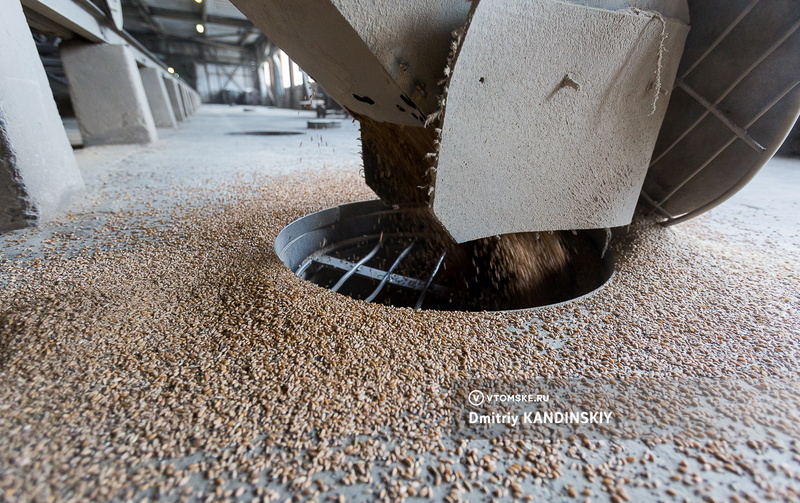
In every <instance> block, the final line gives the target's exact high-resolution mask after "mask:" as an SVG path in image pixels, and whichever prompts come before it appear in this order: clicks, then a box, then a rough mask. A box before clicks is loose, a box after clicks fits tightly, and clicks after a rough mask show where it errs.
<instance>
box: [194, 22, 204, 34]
mask: <svg viewBox="0 0 800 503" xmlns="http://www.w3.org/2000/svg"><path fill="white" fill-rule="evenodd" d="M194 29H195V30H197V33H203V32H204V31H206V27H205V26H203V23H197V24H196V25H195V26H194Z"/></svg>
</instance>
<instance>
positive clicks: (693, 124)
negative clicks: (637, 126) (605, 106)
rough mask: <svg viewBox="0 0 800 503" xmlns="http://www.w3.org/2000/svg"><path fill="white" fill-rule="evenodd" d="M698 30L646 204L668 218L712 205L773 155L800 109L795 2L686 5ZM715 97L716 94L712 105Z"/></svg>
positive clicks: (725, 0) (719, 0)
mask: <svg viewBox="0 0 800 503" xmlns="http://www.w3.org/2000/svg"><path fill="white" fill-rule="evenodd" d="M690 10H691V17H692V31H691V32H690V35H689V40H688V41H687V45H686V50H685V51H684V59H683V61H682V62H681V70H680V72H679V77H678V79H677V80H676V82H675V88H676V89H677V90H680V92H681V93H682V95H681V94H680V93H673V97H672V100H671V103H670V108H669V109H668V111H667V117H666V118H665V121H664V127H663V128H662V131H661V135H660V138H659V142H658V144H657V146H656V149H655V152H654V155H653V159H652V161H651V163H650V169H649V171H648V176H647V179H646V180H645V184H644V188H643V190H642V193H641V195H642V199H643V200H644V201H645V202H646V203H647V204H649V205H650V206H651V207H652V208H653V212H655V213H658V214H659V215H660V216H661V217H663V218H664V219H665V220H664V221H663V224H664V225H673V224H676V223H680V222H683V221H685V220H688V219H690V218H692V217H694V216H697V215H699V214H701V213H703V212H705V211H708V210H710V209H712V208H713V207H715V206H717V205H718V204H720V203H721V202H723V201H725V200H726V199H728V198H729V197H730V196H731V195H733V194H734V193H736V192H737V191H738V190H739V189H741V188H742V187H743V186H744V185H745V184H746V183H747V182H749V181H750V180H751V179H752V177H753V176H755V174H756V173H757V172H758V170H759V169H760V168H761V167H762V166H763V165H764V164H765V163H766V162H767V161H768V160H769V159H770V158H771V157H772V156H773V155H774V153H775V152H776V151H777V149H778V148H779V147H780V145H781V143H782V142H783V139H784V138H785V137H786V135H787V134H788V133H789V130H790V129H791V127H792V124H794V121H795V120H796V119H797V115H798V110H800V92H799V91H800V73H799V72H798V70H797V64H798V58H797V54H798V53H800V33H799V32H798V29H799V28H800V11H798V10H797V2H794V3H792V2H786V1H783V0H778V1H776V2H766V1H763V0H750V1H748V2H747V3H745V2H744V1H742V0H737V1H734V2H730V1H729V0H709V1H704V2H690ZM709 96H714V97H715V98H711V99H709Z"/></svg>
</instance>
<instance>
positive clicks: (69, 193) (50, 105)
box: [0, 0, 83, 232]
mask: <svg viewBox="0 0 800 503" xmlns="http://www.w3.org/2000/svg"><path fill="white" fill-rule="evenodd" d="M0 47H2V50H0V69H1V70H0V232H6V231H10V230H13V229H21V228H23V227H27V226H29V225H35V224H37V223H39V222H45V221H47V220H50V219H51V218H53V217H55V216H56V215H58V214H59V213H60V212H62V211H63V210H64V209H65V208H66V207H67V205H68V204H69V203H70V202H71V201H72V200H73V199H74V198H76V197H77V196H78V195H80V193H81V192H82V191H83V178H82V177H81V173H80V171H79V170H78V165H77V163H76V162H75V156H74V155H73V153H72V147H70V144H69V140H68V139H67V134H66V132H65V131H64V126H63V125H62V124H61V118H60V117H59V115H58V110H56V104H55V101H54V100H53V94H52V92H51V91H50V86H49V85H48V83H47V76H46V75H45V72H44V68H43V67H42V64H41V62H40V60H39V54H38V53H37V51H36V45H35V43H34V41H33V38H32V37H31V31H30V28H28V24H27V22H26V20H25V16H24V15H23V13H22V7H21V6H20V3H19V2H18V1H17V0H11V1H10V2H4V3H3V15H2V16H0Z"/></svg>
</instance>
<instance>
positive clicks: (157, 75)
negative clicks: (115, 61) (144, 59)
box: [139, 67, 178, 128]
mask: <svg viewBox="0 0 800 503" xmlns="http://www.w3.org/2000/svg"><path fill="white" fill-rule="evenodd" d="M139 73H140V74H141V75H142V84H143V85H144V92H145V94H147V102H148V103H149V104H150V112H151V113H152V114H153V120H154V121H155V123H156V126H158V127H169V128H176V127H178V122H177V120H175V112H174V111H173V110H172V103H171V102H170V101H169V95H168V94H167V86H165V85H164V79H163V77H162V76H161V70H158V69H156V68H148V67H143V68H140V69H139Z"/></svg>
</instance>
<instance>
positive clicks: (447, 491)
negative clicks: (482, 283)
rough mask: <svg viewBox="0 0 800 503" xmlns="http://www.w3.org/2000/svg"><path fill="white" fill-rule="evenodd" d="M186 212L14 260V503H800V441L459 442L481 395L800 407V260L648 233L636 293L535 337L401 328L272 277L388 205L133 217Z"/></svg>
mask: <svg viewBox="0 0 800 503" xmlns="http://www.w3.org/2000/svg"><path fill="white" fill-rule="evenodd" d="M172 190H174V191H175V192H174V193H173V192H172ZM181 190H183V192H181ZM175 194H180V200H181V201H190V203H181V205H176V206H174V208H173V212H172V215H166V216H165V215H164V211H163V210H164V206H163V204H162V205H161V207H160V208H158V209H152V210H150V209H142V210H138V209H125V208H123V209H121V210H120V211H119V212H118V213H115V214H111V215H107V216H106V220H105V221H104V223H102V224H100V225H97V227H96V228H95V229H94V231H93V232H92V236H91V239H87V238H84V239H82V240H78V241H76V240H75V239H74V236H73V235H71V234H70V233H69V232H67V231H66V229H68V228H69V226H70V222H66V223H65V224H64V229H65V232H63V233H61V234H58V235H54V237H53V238H52V239H50V240H49V241H48V242H47V243H44V244H43V246H44V248H46V249H47V250H49V251H48V253H47V257H46V258H27V257H20V256H18V254H17V251H18V250H20V246H24V239H17V241H22V243H21V244H20V243H16V244H15V243H14V242H13V241H14V237H13V236H12V237H6V238H4V239H5V241H4V243H5V245H4V246H6V248H5V250H6V251H5V252H4V253H5V254H6V255H5V256H4V258H3V260H2V263H0V269H1V270H2V272H1V273H0V282H2V284H3V285H4V288H3V289H2V291H1V292H0V306H2V307H1V308H0V348H2V353H0V436H2V438H3V442H0V490H2V491H3V493H2V494H3V496H4V498H5V500H8V501H28V500H38V501H52V500H54V499H57V500H59V501H62V500H63V501H69V500H75V501H81V500H82V501H85V500H93V501H98V500H105V499H112V498H113V499H120V500H121V499H126V500H127V499H135V500H141V499H142V498H158V497H161V498H164V499H165V500H167V501H210V500H214V499H224V500H229V501H233V500H237V501H251V500H254V499H255V500H259V501H261V500H263V501H271V500H277V499H281V500H284V499H286V498H287V497H294V498H295V499H296V500H302V501H305V500H309V499H316V500H318V501H328V500H333V501H336V500H344V499H346V500H357V501H368V500H373V499H387V500H390V499H391V500H395V499H400V500H402V499H404V498H406V497H408V496H412V495H416V496H431V497H433V498H436V499H443V498H445V497H449V498H450V499H451V500H453V501H455V500H457V499H459V498H470V499H477V498H485V497H486V496H487V495H492V496H495V497H507V498H510V497H514V498H518V499H526V498H546V499H553V498H555V497H570V496H575V497H576V498H581V499H585V498H592V499H597V498H598V497H599V498H601V499H611V500H612V501H621V500H626V501H627V500H629V499H634V498H638V499H640V500H647V501H652V500H656V499H667V498H668V497H670V495H675V496H677V497H681V498H688V499H691V500H701V499H703V498H706V499H708V500H714V501H719V500H721V499H729V498H730V499H732V498H734V497H735V498H738V499H739V500H744V499H752V500H763V499H766V498H769V497H777V498H784V499H792V498H797V497H798V494H800V492H799V491H798V487H800V483H798V481H797V474H798V473H800V465H798V461H797V460H798V456H800V451H799V450H798V449H800V446H798V444H797V441H796V440H794V441H792V440H791V439H792V438H794V439H796V438H797V437H798V435H800V430H798V426H797V424H798V423H796V422H792V421H791V420H785V419H783V418H779V420H778V421H776V422H774V423H772V424H771V426H768V431H769V432H770V433H771V434H772V436H766V437H764V438H749V439H748V438H746V437H744V436H743V435H742V434H741V433H742V432H747V431H748V421H752V418H750V419H747V420H746V421H744V422H742V420H740V421H737V420H736V419H735V418H733V419H729V420H727V421H726V422H725V423H723V424H722V425H721V426H718V425H715V424H714V423H713V421H712V422H711V424H709V425H708V427H707V431H705V430H704V431H702V432H700V431H694V430H692V431H689V432H688V433H687V432H684V435H683V436H676V435H656V434H655V433H653V434H651V435H649V436H647V437H639V436H635V435H634V436H631V435H628V436H625V435H621V436H619V437H618V438H617V437H608V438H605V439H604V440H603V439H601V440H591V439H583V440H582V439H581V438H573V437H570V436H568V435H564V434H562V433H560V432H558V431H554V432H550V431H549V430H543V431H541V432H540V433H539V434H538V435H537V436H535V437H530V438H521V439H514V438H512V437H510V436H508V435H498V436H497V437H494V438H492V439H490V440H474V441H470V440H468V439H466V438H460V437H454V436H452V435H450V434H449V433H448V432H449V428H450V426H451V420H452V418H451V417H450V411H451V410H452V407H453V406H455V407H458V406H459V404H452V403H450V402H451V400H452V390H453V389H455V388H457V387H458V386H459V383H461V382H462V380H463V379H468V378H493V379H499V380H500V381H499V382H502V383H506V386H507V387H509V388H513V387H514V386H515V383H516V382H518V381H516V380H517V379H528V378H531V377H535V376H561V377H564V378H574V377H580V376H584V377H592V378H600V379H611V378H615V377H623V376H630V375H647V376H655V377H663V378H681V379H686V378H691V377H710V378H722V377H725V378H727V379H738V378H750V379H765V378H768V377H777V378H779V381H778V382H786V383H791V382H796V381H797V377H798V363H797V362H798V355H799V353H798V350H799V349H800V342H798V341H800V338H798V335H800V330H799V329H798V324H797V314H798V313H797V311H798V305H800V299H799V298H798V290H799V289H798V269H797V263H798V262H797V261H796V258H797V257H777V256H775V257H771V256H765V255H764V254H752V253H751V251H750V250H747V249H740V248H737V247H735V246H730V245H728V244H726V243H715V242H704V241H702V240H700V239H698V238H696V237H694V236H696V235H697V234H696V232H697V229H696V228H694V229H693V228H692V227H691V226H690V227H689V228H686V229H668V230H665V229H660V228H655V227H653V226H651V225H650V224H648V223H646V222H639V223H637V224H635V225H633V226H631V229H630V234H629V235H628V236H627V238H626V239H624V240H621V241H619V242H618V243H617V244H616V246H617V250H616V251H617V253H618V256H620V257H622V259H621V261H620V264H619V271H618V274H617V276H616V277H615V279H614V281H613V282H612V283H611V284H610V285H608V286H607V287H606V288H605V289H603V290H602V291H601V292H600V293H598V294H597V295H595V296H593V297H591V298H589V299H584V300H582V301H580V302H577V303H574V304H571V305H568V306H562V307H560V308H553V309H548V310H543V311H538V312H528V313H517V314H513V315H510V314H486V313H458V312H450V313H444V312H433V311H413V310H408V309H392V308H389V307H385V306H380V305H373V304H366V303H363V302H359V301H356V300H352V299H350V298H347V297H344V296H340V295H337V294H334V293H332V292H330V291H327V290H324V289H322V288H319V287H317V286H314V285H312V284H309V283H306V282H303V281H302V280H300V279H299V278H297V277H295V276H294V275H293V274H292V273H291V272H290V271H288V270H286V269H285V268H284V266H283V265H282V264H281V263H280V261H279V260H278V259H277V258H276V256H275V255H274V253H273V251H272V241H273V239H274V237H275V235H276V234H277V232H278V231H279V230H280V229H281V228H282V227H283V226H284V225H285V224H287V223H289V222H290V221H292V220H294V219H295V218H298V217H300V216H302V215H304V214H307V213H309V212H311V211H314V210H318V209H322V208H324V207H328V206H332V205H335V204H340V203H342V202H346V201H351V200H358V199H364V198H365V197H368V193H367V191H366V189H365V188H363V185H362V184H361V183H360V182H359V180H358V179H357V176H356V175H355V174H348V175H343V174H342V173H341V172H337V173H322V174H319V173H317V174H313V173H299V174H296V175H292V176H287V177H282V178H267V177H261V178H257V179H253V180H247V181H246V183H245V182H241V183H234V182H232V183H230V184H229V185H228V186H224V187H219V186H215V187H213V188H212V189H209V190H208V191H207V192H205V191H202V190H199V189H194V190H193V191H192V192H190V193H187V191H186V190H185V189H182V188H181V187H175V188H173V189H171V190H170V191H162V192H159V190H158V189H155V188H152V189H148V190H143V192H141V193H140V194H137V195H136V197H140V198H141V201H153V200H159V198H161V199H162V200H164V199H166V200H174V197H175ZM131 207H132V206H131ZM91 218H94V215H92V214H89V215H83V216H80V215H79V216H76V217H75V219H76V221H86V220H88V219H91ZM695 225H697V224H695ZM9 250H15V252H14V254H13V255H8V253H10V252H9ZM773 394H774V395H775V396H777V397H779V400H777V399H776V400H773V401H766V402H765V403H771V404H776V403H782V404H783V407H786V408H788V409H789V410H795V411H796V410H797V407H798V403H797V402H798V397H797V395H796V394H794V395H793V394H790V393H786V392H784V391H782V390H781V389H780V387H778V388H776V389H775V390H774V393H773ZM765 400H766V399H765ZM748 403H749V402H748ZM632 405H635V404H627V405H625V407H623V406H622V404H620V410H623V409H624V408H628V409H631V408H635V407H632ZM653 407H655V408H653V409H648V410H651V411H652V414H653V415H654V416H656V417H658V418H661V419H664V420H665V419H669V418H671V417H672V415H673V414H675V413H676V411H675V410H674V408H673V407H672V406H671V405H670V404H669V403H664V404H661V405H658V406H653ZM747 407H748V408H746V409H747V410H751V409H750V408H749V407H751V405H748V406H747ZM743 410H744V409H743ZM751 415H752V414H751ZM741 417H745V418H747V417H749V416H746V415H743V416H741ZM674 419H675V421H677V422H678V424H680V421H679V419H680V418H674ZM737 431H738V432H739V434H738V435H736V434H734V433H735V432H737Z"/></svg>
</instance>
